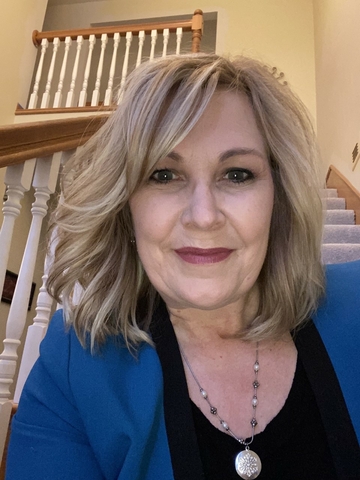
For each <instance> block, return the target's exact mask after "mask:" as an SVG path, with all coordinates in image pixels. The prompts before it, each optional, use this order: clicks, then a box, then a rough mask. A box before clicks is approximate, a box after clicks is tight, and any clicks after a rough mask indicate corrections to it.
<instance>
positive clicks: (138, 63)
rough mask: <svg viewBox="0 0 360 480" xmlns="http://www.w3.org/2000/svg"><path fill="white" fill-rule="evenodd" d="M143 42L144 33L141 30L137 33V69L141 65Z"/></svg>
mask: <svg viewBox="0 0 360 480" xmlns="http://www.w3.org/2000/svg"><path fill="white" fill-rule="evenodd" d="M144 41H145V31H144V30H141V31H140V32H139V47H138V54H137V59H136V66H137V67H138V66H139V65H140V63H141V57H142V50H143V46H144Z"/></svg>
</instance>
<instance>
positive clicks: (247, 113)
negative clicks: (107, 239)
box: [130, 92, 273, 310]
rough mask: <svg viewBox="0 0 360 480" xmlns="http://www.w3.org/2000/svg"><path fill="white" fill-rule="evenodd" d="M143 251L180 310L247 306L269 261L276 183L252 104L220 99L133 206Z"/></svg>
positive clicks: (149, 269) (154, 279)
mask: <svg viewBox="0 0 360 480" xmlns="http://www.w3.org/2000/svg"><path fill="white" fill-rule="evenodd" d="M130 209H131V213H132V218H133V223H134V229H135V238H136V244H137V250H138V253H139V256H140V259H141V261H142V264H143V266H144V269H145V271H146V273H147V275H148V276H149V279H150V281H151V283H152V284H153V285H154V287H155V288H156V290H157V291H158V292H159V293H160V295H161V296H162V297H163V299H164V300H165V302H166V304H167V305H168V307H172V308H199V309H204V310H213V309H217V308H222V307H224V306H227V305H230V304H234V303H235V304H236V303H237V302H240V303H241V302H243V301H244V299H246V298H248V294H249V293H250V294H251V292H252V291H253V289H255V288H256V280H257V278H258V276H259V273H260V270H261V267H262V265H263V262H264V258H265V255H266V250H267V245H268V237H269V230H270V221H271V214H272V209H273V182H272V177H271V171H270V166H269V162H268V159H267V156H266V152H265V146H264V142H263V139H262V136H261V134H260V132H259V130H258V128H257V126H256V122H255V117H254V114H253V111H252V108H251V106H250V103H249V101H248V100H247V98H246V97H245V96H243V95H241V94H239V93H235V92H217V93H215V95H214V96H213V98H212V100H211V101H210V103H209V106H208V107H207V109H206V110H205V112H204V114H203V116H202V117H201V118H200V120H199V122H198V123H197V124H196V125H195V127H194V128H193V130H192V131H191V132H190V133H189V134H188V135H187V137H186V138H185V139H184V140H183V141H182V142H181V143H179V144H178V145H177V146H176V147H175V148H174V150H173V151H172V152H171V153H170V154H169V155H168V156H167V157H166V158H163V159H161V160H160V161H159V162H158V163H157V164H156V166H155V169H154V171H153V174H152V175H151V177H150V178H149V180H148V182H147V183H146V184H145V185H143V186H142V187H140V188H139V189H138V190H137V191H136V192H135V193H134V195H133V196H132V197H131V199H130Z"/></svg>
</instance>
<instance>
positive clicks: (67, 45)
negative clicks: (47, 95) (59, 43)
mask: <svg viewBox="0 0 360 480" xmlns="http://www.w3.org/2000/svg"><path fill="white" fill-rule="evenodd" d="M70 47H71V37H66V38H65V50H64V58H63V62H62V65H61V71H60V76H59V84H58V88H57V92H56V93H55V98H54V108H58V107H60V106H61V99H62V89H63V86H64V78H65V73H66V66H67V61H68V56H69V50H70Z"/></svg>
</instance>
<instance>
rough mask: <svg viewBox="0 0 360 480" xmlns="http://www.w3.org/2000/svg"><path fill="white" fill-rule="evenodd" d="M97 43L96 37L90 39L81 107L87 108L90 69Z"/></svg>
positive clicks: (80, 100) (80, 101) (91, 36)
mask: <svg viewBox="0 0 360 480" xmlns="http://www.w3.org/2000/svg"><path fill="white" fill-rule="evenodd" d="M95 43H96V37H95V35H90V37H89V52H88V57H87V60H86V67H85V72H84V82H83V85H82V90H81V92H80V97H79V107H85V105H86V97H87V86H88V81H89V75H90V68H91V58H92V54H93V50H94V47H95Z"/></svg>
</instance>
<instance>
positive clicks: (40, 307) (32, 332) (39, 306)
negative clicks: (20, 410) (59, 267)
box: [14, 266, 54, 403]
mask: <svg viewBox="0 0 360 480" xmlns="http://www.w3.org/2000/svg"><path fill="white" fill-rule="evenodd" d="M47 278H48V269H47V266H45V273H44V275H43V276H42V285H41V288H40V293H39V295H38V297H37V303H36V316H35V318H34V323H33V324H32V325H30V327H29V328H28V331H27V334H26V340H25V344H24V351H23V355H22V360H21V365H20V369H19V375H18V379H17V382H16V389H15V394H14V402H15V403H18V402H19V399H20V395H21V392H22V389H23V387H24V384H25V381H26V379H27V377H28V375H29V373H30V370H31V369H32V367H33V365H34V363H35V361H36V360H37V358H38V356H39V347H40V343H41V341H42V339H43V338H44V336H45V333H46V330H47V327H48V324H49V319H50V314H51V309H52V306H53V303H54V299H53V298H52V297H51V296H50V295H49V294H48V292H47V290H46V281H47Z"/></svg>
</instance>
